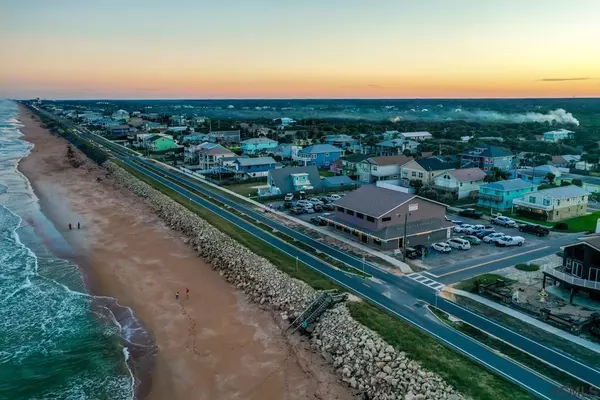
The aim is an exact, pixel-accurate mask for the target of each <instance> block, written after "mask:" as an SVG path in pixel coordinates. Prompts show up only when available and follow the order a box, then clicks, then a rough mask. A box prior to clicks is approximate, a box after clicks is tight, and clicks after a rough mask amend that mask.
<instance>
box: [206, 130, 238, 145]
mask: <svg viewBox="0 0 600 400" xmlns="http://www.w3.org/2000/svg"><path fill="white" fill-rule="evenodd" d="M208 138H209V141H211V142H214V143H222V144H237V143H240V140H241V135H240V131H239V130H237V131H236V130H232V131H212V132H209V133H208Z"/></svg>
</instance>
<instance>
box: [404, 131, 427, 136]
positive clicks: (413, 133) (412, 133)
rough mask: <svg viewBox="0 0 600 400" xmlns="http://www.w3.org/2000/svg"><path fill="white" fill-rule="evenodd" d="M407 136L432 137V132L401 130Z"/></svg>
mask: <svg viewBox="0 0 600 400" xmlns="http://www.w3.org/2000/svg"><path fill="white" fill-rule="evenodd" d="M400 135H402V136H403V137H405V138H416V137H431V133H429V132H426V131H423V132H400Z"/></svg>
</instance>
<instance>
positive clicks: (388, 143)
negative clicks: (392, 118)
mask: <svg viewBox="0 0 600 400" xmlns="http://www.w3.org/2000/svg"><path fill="white" fill-rule="evenodd" d="M404 142H405V140H404V139H403V138H398V139H390V140H384V141H383V142H379V143H377V146H381V147H401V146H402V145H403V144H404Z"/></svg>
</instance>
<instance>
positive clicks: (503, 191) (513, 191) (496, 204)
mask: <svg viewBox="0 0 600 400" xmlns="http://www.w3.org/2000/svg"><path fill="white" fill-rule="evenodd" d="M537 188H538V185H537V184H535V183H533V182H525V181H524V180H522V179H510V180H507V181H498V182H492V183H487V184H485V185H481V186H480V187H479V200H478V201H477V205H478V206H479V207H485V208H489V209H492V210H499V211H504V210H512V207H513V200H515V199H519V198H522V197H523V196H525V195H527V194H528V193H531V192H535V191H536V190H537Z"/></svg>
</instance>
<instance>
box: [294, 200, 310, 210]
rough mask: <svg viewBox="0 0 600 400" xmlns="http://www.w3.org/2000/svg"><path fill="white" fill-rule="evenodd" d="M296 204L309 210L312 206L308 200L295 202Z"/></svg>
mask: <svg viewBox="0 0 600 400" xmlns="http://www.w3.org/2000/svg"><path fill="white" fill-rule="evenodd" d="M296 204H297V205H298V207H310V208H312V206H313V203H311V202H310V201H308V200H298V201H297V202H296Z"/></svg>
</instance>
